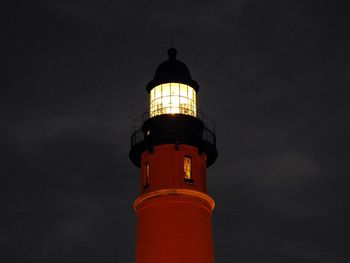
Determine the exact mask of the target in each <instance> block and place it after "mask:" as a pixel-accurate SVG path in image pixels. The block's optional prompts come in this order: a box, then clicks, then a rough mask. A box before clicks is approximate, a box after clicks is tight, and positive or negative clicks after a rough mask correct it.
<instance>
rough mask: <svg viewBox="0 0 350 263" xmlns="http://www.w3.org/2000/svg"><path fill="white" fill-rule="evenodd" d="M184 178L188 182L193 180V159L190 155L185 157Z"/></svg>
mask: <svg viewBox="0 0 350 263" xmlns="http://www.w3.org/2000/svg"><path fill="white" fill-rule="evenodd" d="M184 179H185V181H186V182H192V159H191V157H189V156H185V157H184Z"/></svg>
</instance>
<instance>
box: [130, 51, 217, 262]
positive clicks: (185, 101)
mask: <svg viewBox="0 0 350 263" xmlns="http://www.w3.org/2000/svg"><path fill="white" fill-rule="evenodd" d="M176 55H177V51H176V50H175V49H174V48H170V49H169V50H168V56H169V58H168V60H166V61H164V62H163V63H161V64H160V65H159V66H158V68H157V69H156V72H155V75H154V78H153V80H151V81H150V82H149V83H148V84H147V87H146V90H147V92H148V94H149V99H150V100H149V101H150V106H149V110H148V111H147V112H146V113H145V114H143V115H142V116H141V117H140V118H138V119H136V120H135V122H134V128H133V131H132V135H131V150H130V159H131V161H132V163H133V164H134V165H135V166H137V167H139V168H140V171H141V173H140V195H139V197H138V198H137V199H136V200H135V202H134V209H135V211H136V214H137V238H136V263H165V262H166V263H175V262H176V263H196V262H200V263H213V262H214V250H213V238H212V227H211V215H212V211H213V209H214V206H215V203H214V200H213V199H212V198H211V197H210V196H209V195H208V192H207V182H206V170H207V167H209V166H210V165H212V164H213V163H214V162H215V160H216V158H217V150H216V137H215V127H214V124H213V122H212V121H210V119H209V118H207V117H205V115H204V114H203V113H202V112H201V111H200V110H199V109H198V108H197V93H198V91H199V85H198V83H197V82H196V81H195V80H193V79H192V77H191V74H190V72H189V70H188V68H187V66H186V65H185V64H184V63H182V62H181V61H179V60H177V59H176Z"/></svg>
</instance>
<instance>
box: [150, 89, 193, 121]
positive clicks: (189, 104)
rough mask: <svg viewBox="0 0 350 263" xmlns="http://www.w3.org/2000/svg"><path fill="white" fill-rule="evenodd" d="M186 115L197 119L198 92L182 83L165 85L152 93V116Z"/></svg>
mask: <svg viewBox="0 0 350 263" xmlns="http://www.w3.org/2000/svg"><path fill="white" fill-rule="evenodd" d="M161 114H186V115H191V116H194V117H196V115H197V109H196V91H195V90H194V89H193V88H192V87H190V86H188V85H185V84H182V83H165V84H161V85H158V86H155V87H154V88H153V89H152V90H151V92H150V116H151V117H154V116H157V115H161Z"/></svg>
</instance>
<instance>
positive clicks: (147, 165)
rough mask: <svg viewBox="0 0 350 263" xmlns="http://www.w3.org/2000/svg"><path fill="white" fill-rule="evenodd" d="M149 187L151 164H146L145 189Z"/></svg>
mask: <svg viewBox="0 0 350 263" xmlns="http://www.w3.org/2000/svg"><path fill="white" fill-rule="evenodd" d="M148 186H149V163H146V164H145V177H144V184H143V187H148Z"/></svg>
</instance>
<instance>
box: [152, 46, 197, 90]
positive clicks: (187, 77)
mask: <svg viewBox="0 0 350 263" xmlns="http://www.w3.org/2000/svg"><path fill="white" fill-rule="evenodd" d="M176 55H177V51H176V49H175V48H170V49H169V50H168V56H169V59H168V60H166V61H164V62H163V63H161V64H160V65H159V66H158V67H157V69H156V72H155V74H154V77H153V80H151V81H150V82H149V83H148V84H147V87H146V89H147V91H148V92H150V91H151V89H152V88H154V87H155V86H157V85H159V84H162V83H169V82H179V83H183V84H187V85H189V86H191V87H192V88H194V89H195V91H196V92H198V90H199V85H198V83H197V82H196V81H195V80H193V79H192V77H191V73H190V71H189V70H188V68H187V66H186V65H185V64H184V63H183V62H181V61H179V60H177V59H176Z"/></svg>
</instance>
